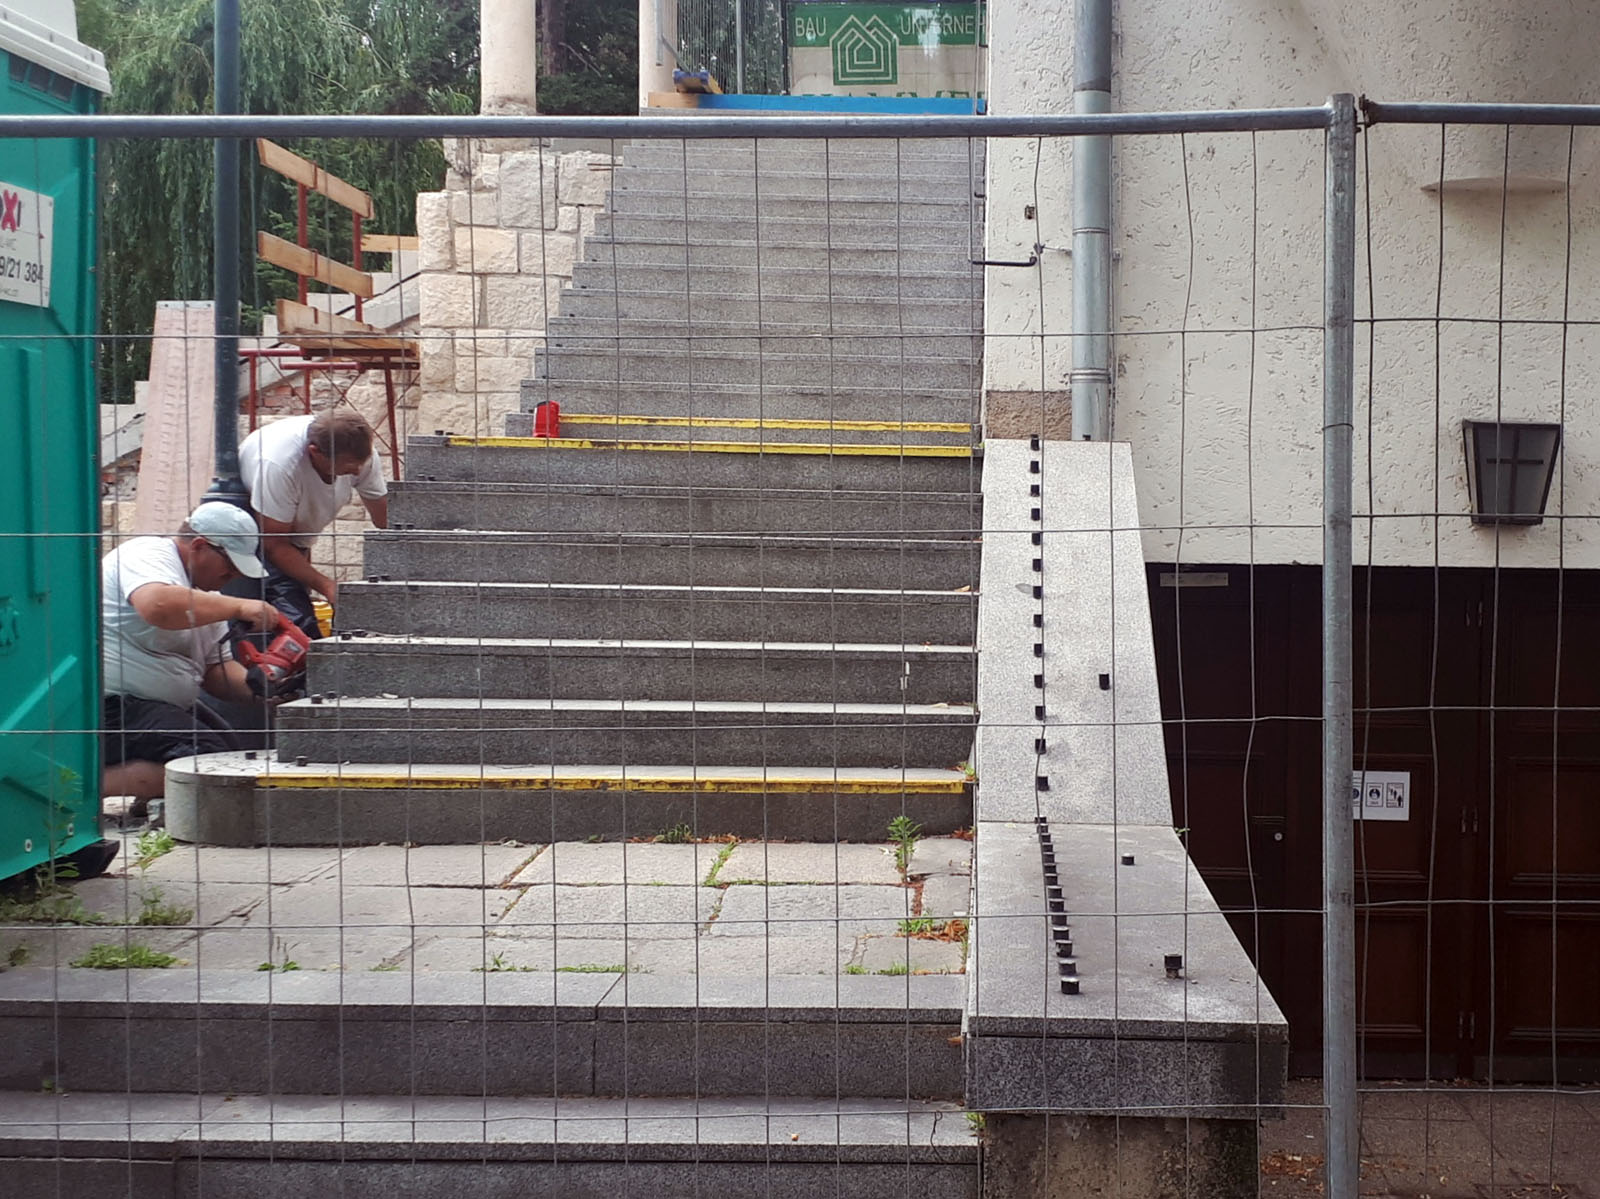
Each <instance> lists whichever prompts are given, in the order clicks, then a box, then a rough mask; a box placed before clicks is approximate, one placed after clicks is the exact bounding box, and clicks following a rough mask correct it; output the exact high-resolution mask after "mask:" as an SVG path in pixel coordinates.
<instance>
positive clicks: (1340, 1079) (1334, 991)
mask: <svg viewBox="0 0 1600 1199" xmlns="http://www.w3.org/2000/svg"><path fill="white" fill-rule="evenodd" d="M1329 104H1330V107H1331V109H1332V119H1331V121H1330V122H1329V124H1328V165H1327V172H1328V175H1327V203H1326V208H1325V210H1324V213H1323V221H1324V223H1325V232H1324V238H1325V245H1326V251H1325V252H1326V255H1327V258H1326V262H1325V264H1324V267H1323V270H1324V277H1323V318H1322V319H1323V327H1322V993H1323V1001H1322V1086H1323V1101H1324V1103H1325V1105H1326V1107H1327V1132H1328V1154H1327V1167H1326V1169H1327V1192H1326V1193H1327V1195H1328V1199H1356V1188H1357V1186H1358V1184H1359V1177H1360V1158H1359V1143H1358V1129H1357V1126H1356V969H1355V962H1356V943H1355V857H1354V847H1355V837H1354V831H1353V825H1352V822H1353V819H1354V818H1353V816H1352V813H1351V809H1350V764H1351V761H1352V753H1351V747H1352V739H1353V727H1352V718H1351V651H1350V640H1351V638H1350V625H1351V605H1350V492H1351V473H1352V467H1351V454H1350V442H1351V432H1352V428H1353V411H1354V386H1355V327H1354V326H1355V263H1356V257H1355V255H1356V110H1355V97H1353V96H1350V95H1338V96H1334V97H1333V98H1332V100H1331V101H1329Z"/></svg>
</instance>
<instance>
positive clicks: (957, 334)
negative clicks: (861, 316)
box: [548, 310, 983, 362]
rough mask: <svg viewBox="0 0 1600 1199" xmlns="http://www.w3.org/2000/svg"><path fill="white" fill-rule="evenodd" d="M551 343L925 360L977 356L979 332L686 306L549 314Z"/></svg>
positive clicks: (960, 359)
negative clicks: (856, 328) (659, 317)
mask: <svg viewBox="0 0 1600 1199" xmlns="http://www.w3.org/2000/svg"><path fill="white" fill-rule="evenodd" d="M548 344H549V345H550V346H551V347H552V348H561V349H607V350H616V349H621V350H624V351H634V352H643V351H652V350H663V351H670V352H675V353H690V352H693V353H707V352H709V353H724V354H725V353H741V354H743V353H749V354H754V353H757V352H760V353H766V354H811V355H822V356H824V357H826V356H828V355H830V354H831V355H833V356H835V357H843V358H845V359H850V358H857V357H860V358H868V357H877V358H884V357H890V358H894V359H896V360H898V358H899V357H900V355H901V354H904V355H906V356H907V357H908V358H911V357H914V358H918V359H922V360H928V361H944V360H953V361H956V362H981V361H982V360H983V336H982V334H980V333H974V332H971V331H960V330H958V331H954V332H924V333H918V332H911V331H901V330H899V329H894V328H890V329H884V330H881V331H877V332H872V333H862V332H830V331H829V328H828V323H827V320H826V311H824V313H823V319H822V320H820V321H815V322H813V323H812V324H811V325H810V326H806V327H796V328H792V329H784V328H780V327H777V326H767V327H765V328H762V327H760V326H758V325H757V324H756V323H755V322H754V321H748V320H747V321H743V322H722V323H718V324H711V323H709V322H702V321H699V320H697V319H696V314H695V313H694V312H693V311H692V310H690V311H688V312H686V313H685V314H684V317H683V319H681V320H677V321H648V320H630V321H625V322H623V323H622V324H621V325H620V326H619V324H618V322H617V321H616V320H614V319H612V318H610V317H571V316H555V317H551V318H550V325H549V342H548Z"/></svg>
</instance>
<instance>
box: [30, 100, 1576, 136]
mask: <svg viewBox="0 0 1600 1199" xmlns="http://www.w3.org/2000/svg"><path fill="white" fill-rule="evenodd" d="M1595 113H1596V115H1597V116H1600V108H1597V109H1596V110H1595ZM1327 127H1328V108H1327V106H1326V105H1319V106H1318V107H1316V108H1231V109H1221V110H1211V111H1205V112H1108V113H1105V114H1103V115H1093V114H1090V115H1082V114H1078V113H1050V114H1040V115H1033V116H1013V117H1006V116H995V117H990V116H959V117H945V116H870V117H860V116H848V117H847V116H837V117H835V116H765V117H734V116H728V117H722V116H719V117H718V118H717V119H716V120H714V121H708V120H706V119H705V118H704V117H674V116H666V115H662V116H653V117H550V116H470V115H466V114H462V115H460V116H297V115H283V114H278V113H272V114H259V113H258V114H251V115H249V116H231V117H229V116H181V117H172V116H129V115H122V114H112V115H109V116H107V115H102V114H99V113H96V114H94V115H92V116H48V117H36V116H32V115H27V116H15V115H10V114H0V139H3V138H26V139H29V140H35V141H36V140H39V139H41V138H52V137H64V138H83V137H87V138H95V139H96V140H103V139H108V138H181V137H202V138H209V137H270V138H273V139H274V140H281V139H283V138H295V137H374V138H413V139H421V140H427V139H430V138H437V137H482V138H534V137H572V138H607V139H615V140H618V141H626V140H627V139H629V138H635V137H640V138H712V139H718V138H740V139H746V138H752V137H795V138H802V137H803V138H814V137H852V138H879V139H892V138H903V137H962V138H970V137H983V138H993V137H1073V136H1079V135H1093V134H1107V135H1112V134H1115V135H1119V136H1121V135H1129V134H1140V133H1248V132H1250V131H1251V130H1255V131H1257V132H1263V133H1264V132H1266V131H1268V130H1275V129H1326V128H1327Z"/></svg>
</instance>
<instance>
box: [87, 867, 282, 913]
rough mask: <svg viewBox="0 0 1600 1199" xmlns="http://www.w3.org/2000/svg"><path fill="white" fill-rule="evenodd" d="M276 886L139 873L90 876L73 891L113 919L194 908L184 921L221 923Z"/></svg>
mask: <svg viewBox="0 0 1600 1199" xmlns="http://www.w3.org/2000/svg"><path fill="white" fill-rule="evenodd" d="M270 890H271V887H270V886H269V885H268V884H267V883H265V882H259V883H221V882H209V881H207V882H201V883H194V882H185V881H177V880H170V879H163V880H161V881H157V880H155V879H152V878H141V877H139V876H138V875H137V874H135V875H122V876H111V875H103V876H101V877H100V878H92V879H86V880H84V881H83V882H80V883H74V884H73V885H72V894H73V895H74V896H76V897H77V898H78V899H79V901H81V902H82V904H83V906H84V907H85V908H86V909H87V910H88V911H90V912H93V913H96V914H98V915H100V916H103V917H104V918H105V920H106V922H107V923H109V924H139V923H140V921H141V918H143V919H144V920H157V919H160V920H165V919H169V918H172V917H176V916H179V915H182V913H183V910H184V909H187V910H188V911H189V913H190V914H189V917H188V918H187V919H184V920H181V921H178V922H177V923H180V924H186V925H189V924H217V923H219V922H221V921H223V920H227V919H230V918H243V917H245V916H247V915H248V914H249V913H250V912H251V911H253V910H254V909H255V908H256V906H257V905H259V904H261V903H264V902H266V899H267V895H268V892H269V891H270Z"/></svg>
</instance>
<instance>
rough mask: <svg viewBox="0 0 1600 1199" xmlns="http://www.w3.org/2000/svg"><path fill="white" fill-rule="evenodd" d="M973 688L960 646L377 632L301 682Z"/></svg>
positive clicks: (446, 694)
mask: <svg viewBox="0 0 1600 1199" xmlns="http://www.w3.org/2000/svg"><path fill="white" fill-rule="evenodd" d="M975 686H976V680H975V657H974V654H973V650H972V648H971V647H970V646H960V645H893V644H872V643H842V644H841V643H832V644H825V643H808V642H781V641H764V642H758V641H612V640H594V639H579V638H549V639H540V638H509V637H507V638H500V637H496V638H489V637H480V638H462V637H392V636H384V635H371V636H366V637H351V638H349V639H345V638H342V637H340V638H328V639H325V640H323V641H319V642H317V643H316V646H315V648H314V649H313V651H312V654H311V658H310V667H309V671H308V681H307V690H308V692H318V693H323V694H326V693H329V692H334V693H337V695H339V696H341V697H343V696H352V695H353V696H393V697H397V698H398V697H407V696H410V697H431V698H439V699H479V698H494V699H633V700H646V699H654V700H673V699H696V700H749V701H760V700H768V699H773V700H776V699H780V698H781V699H782V700H785V701H790V702H804V703H874V704H898V703H908V704H938V703H955V704H959V703H964V702H966V701H967V700H968V699H969V698H970V697H971V696H972V694H973V692H974V690H975ZM686 756H688V755H686ZM945 764H948V763H945Z"/></svg>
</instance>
